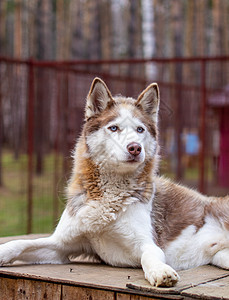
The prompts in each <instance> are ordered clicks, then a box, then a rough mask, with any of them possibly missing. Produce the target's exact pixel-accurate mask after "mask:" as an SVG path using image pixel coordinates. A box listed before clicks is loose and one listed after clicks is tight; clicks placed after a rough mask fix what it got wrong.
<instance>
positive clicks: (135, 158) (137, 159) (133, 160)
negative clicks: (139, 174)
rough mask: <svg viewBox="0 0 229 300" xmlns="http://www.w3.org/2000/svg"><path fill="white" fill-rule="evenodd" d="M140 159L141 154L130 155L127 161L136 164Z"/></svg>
mask: <svg viewBox="0 0 229 300" xmlns="http://www.w3.org/2000/svg"><path fill="white" fill-rule="evenodd" d="M139 161H140V157H139V156H132V155H131V156H129V157H128V158H127V160H126V161H125V162H126V163H129V164H134V163H139Z"/></svg>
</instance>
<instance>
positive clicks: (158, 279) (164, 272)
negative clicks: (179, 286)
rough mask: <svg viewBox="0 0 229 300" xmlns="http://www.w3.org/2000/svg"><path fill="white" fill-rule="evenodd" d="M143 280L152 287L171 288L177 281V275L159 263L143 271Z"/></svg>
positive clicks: (168, 267)
mask: <svg viewBox="0 0 229 300" xmlns="http://www.w3.org/2000/svg"><path fill="white" fill-rule="evenodd" d="M145 278H146V279H147V280H148V281H149V282H150V284H151V285H153V286H167V287H170V286H173V285H175V284H176V283H177V281H178V280H179V275H178V274H177V273H176V271H174V270H173V269H172V268H171V267H170V266H168V265H166V264H164V263H160V264H158V265H155V266H154V267H153V268H152V267H151V268H149V270H145Z"/></svg>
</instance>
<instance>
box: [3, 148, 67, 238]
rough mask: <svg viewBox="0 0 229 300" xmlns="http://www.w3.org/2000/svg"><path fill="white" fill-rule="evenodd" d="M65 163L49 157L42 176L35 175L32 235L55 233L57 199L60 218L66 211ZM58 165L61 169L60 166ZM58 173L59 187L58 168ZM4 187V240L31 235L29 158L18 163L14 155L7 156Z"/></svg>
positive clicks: (7, 152)
mask: <svg viewBox="0 0 229 300" xmlns="http://www.w3.org/2000/svg"><path fill="white" fill-rule="evenodd" d="M62 162H63V159H62V158H61V157H59V159H58V164H57V161H56V159H55V155H54V154H50V155H46V157H45V159H44V171H43V173H42V175H40V176H37V175H36V174H33V214H32V232H33V233H45V232H51V231H53V229H54V224H55V221H56V220H54V217H53V201H54V197H56V199H57V201H56V202H57V205H58V207H59V214H58V215H60V213H61V211H62V209H63V207H64V197H63V186H64V181H65V179H62V177H63V175H62ZM56 164H57V165H56ZM55 166H56V168H57V170H58V176H57V178H58V182H57V183H56V186H54V185H55V180H54V168H55ZM2 167H3V186H2V187H0V236H9V235H19V234H26V233H27V220H28V216H27V207H28V205H27V202H28V200H27V177H28V175H27V156H26V155H20V156H19V158H18V159H17V160H16V159H15V158H14V155H13V153H11V152H10V151H6V150H5V151H4V152H3V158H2Z"/></svg>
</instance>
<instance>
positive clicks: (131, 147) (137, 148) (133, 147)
mask: <svg viewBox="0 0 229 300" xmlns="http://www.w3.org/2000/svg"><path fill="white" fill-rule="evenodd" d="M127 150H128V152H129V153H130V154H132V155H134V156H138V155H139V154H140V153H141V151H142V147H141V145H140V144H138V143H134V142H133V143H130V144H128V145H127Z"/></svg>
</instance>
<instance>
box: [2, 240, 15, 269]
mask: <svg viewBox="0 0 229 300" xmlns="http://www.w3.org/2000/svg"><path fill="white" fill-rule="evenodd" d="M7 244H8V243H7ZM7 244H3V245H0V266H4V265H7V264H10V263H11V262H12V261H13V260H14V252H13V250H12V248H11V247H9V246H8V245H7Z"/></svg>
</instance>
